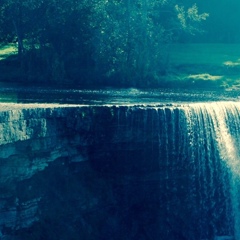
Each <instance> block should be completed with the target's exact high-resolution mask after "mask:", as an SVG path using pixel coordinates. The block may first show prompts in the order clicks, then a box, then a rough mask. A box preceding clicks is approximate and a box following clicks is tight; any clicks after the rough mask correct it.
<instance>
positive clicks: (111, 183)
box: [0, 102, 240, 240]
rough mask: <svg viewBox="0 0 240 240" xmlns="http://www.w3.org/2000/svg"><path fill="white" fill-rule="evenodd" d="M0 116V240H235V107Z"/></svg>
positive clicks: (239, 235)
mask: <svg viewBox="0 0 240 240" xmlns="http://www.w3.org/2000/svg"><path fill="white" fill-rule="evenodd" d="M0 109H1V110H0V129H1V131H0V239H8V240H25V239H28V240H31V239H34V240H40V239H46V240H47V239H49V240H50V239H51V240H55V239H56V240H59V239H61V240H65V239H68V240H69V239H73V240H75V239H83V240H105V239H113V240H123V239H124V240H145V239H146V240H151V239H152V240H156V239H163V240H213V239H219V240H220V239H221V240H223V239H225V240H226V239H232V240H233V239H235V240H238V239H240V103H238V102H209V103H192V104H176V105H172V104H165V105H164V104H163V105H132V106H127V105H126V106H124V105H122V106H114V105H109V106H81V105H54V104H49V105H47V104H43V105H40V104H18V105H14V104H12V105H11V104H6V105H4V106H1V107H0Z"/></svg>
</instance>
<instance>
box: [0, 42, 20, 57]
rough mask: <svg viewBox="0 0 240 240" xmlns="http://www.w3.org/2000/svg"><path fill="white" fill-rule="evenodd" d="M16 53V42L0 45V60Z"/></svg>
mask: <svg viewBox="0 0 240 240" xmlns="http://www.w3.org/2000/svg"><path fill="white" fill-rule="evenodd" d="M16 54H17V46H16V44H7V45H0V60H4V59H6V58H8V57H10V56H12V55H16Z"/></svg>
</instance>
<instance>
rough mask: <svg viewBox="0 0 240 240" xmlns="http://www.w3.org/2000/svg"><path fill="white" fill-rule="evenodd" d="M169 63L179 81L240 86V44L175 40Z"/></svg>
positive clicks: (229, 86)
mask: <svg viewBox="0 0 240 240" xmlns="http://www.w3.org/2000/svg"><path fill="white" fill-rule="evenodd" d="M170 66H171V70H170V75H171V74H173V75H174V76H175V78H176V79H177V80H178V81H181V80H184V81H189V83H190V84H191V83H194V84H195V83H196V82H198V83H199V82H202V83H203V84H204V86H208V85H209V86H214V87H215V86H219V87H222V88H225V89H228V90H240V44H174V45H173V46H172V47H171V50H170Z"/></svg>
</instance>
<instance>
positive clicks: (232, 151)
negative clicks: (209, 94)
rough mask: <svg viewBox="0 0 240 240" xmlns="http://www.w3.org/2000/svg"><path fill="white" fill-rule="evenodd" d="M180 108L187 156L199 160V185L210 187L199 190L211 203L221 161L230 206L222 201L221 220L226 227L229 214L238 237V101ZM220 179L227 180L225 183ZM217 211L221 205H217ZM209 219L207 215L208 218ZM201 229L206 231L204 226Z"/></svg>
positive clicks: (239, 176) (239, 111)
mask: <svg viewBox="0 0 240 240" xmlns="http://www.w3.org/2000/svg"><path fill="white" fill-rule="evenodd" d="M184 112H185V116H186V120H187V125H188V135H189V140H190V145H191V146H192V148H191V149H190V152H191V155H190V156H191V158H192V161H194V162H195V163H194V164H195V165H198V164H199V170H198V171H200V172H199V173H198V174H199V175H198V176H200V174H203V176H202V177H203V181H202V182H201V183H200V184H202V185H203V186H202V187H203V188H206V186H204V185H208V188H209V189H210V192H209V191H206V192H204V191H203V194H205V196H207V194H208V197H209V196H210V199H211V201H212V202H211V203H210V204H212V205H214V204H215V194H216V193H215V191H217V189H216V187H215V184H216V183H214V174H216V171H219V170H220V169H219V167H217V165H218V166H219V164H221V165H224V168H223V169H222V170H221V171H222V177H221V178H222V179H221V180H222V181H223V183H222V184H223V194H224V195H225V200H226V199H227V198H228V196H227V195H228V193H226V192H229V194H230V204H231V206H228V204H227V203H226V205H227V206H226V217H225V219H222V220H221V221H222V222H224V221H225V222H226V224H227V225H229V226H228V231H229V230H230V229H229V228H231V227H230V223H231V217H232V221H233V234H234V239H236V240H237V239H240V213H239V212H240V145H239V144H240V141H239V140H240V103H234V102H214V103H205V104H204V103H196V104H190V105H189V106H187V107H186V108H184ZM216 155H219V160H220V161H222V163H217V162H215V159H216V158H218V157H217V156H216ZM207 168H208V169H207ZM224 181H228V183H225V182H224ZM226 184H227V185H226ZM227 186H229V188H230V190H229V189H228V188H227ZM224 191H225V192H224ZM201 197H202V196H201ZM203 201H204V199H203ZM203 207H204V206H203ZM213 207H214V206H213ZM230 209H231V211H232V212H230ZM217 211H218V210H217V209H216V213H215V214H216V216H217V215H218V212H217ZM220 211H221V209H219V212H220ZM230 215H231V216H230ZM216 216H215V217H216ZM210 223H211V219H209V224H210ZM213 225H214V224H213ZM214 228H215V227H214ZM201 231H202V232H203V231H206V229H202V230H201ZM213 231H214V233H213V235H215V236H216V235H218V234H219V233H218V232H217V231H218V230H217V229H216V228H215V229H213ZM230 232H231V231H230ZM220 234H222V233H220Z"/></svg>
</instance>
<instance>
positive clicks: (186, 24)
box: [0, 0, 240, 86]
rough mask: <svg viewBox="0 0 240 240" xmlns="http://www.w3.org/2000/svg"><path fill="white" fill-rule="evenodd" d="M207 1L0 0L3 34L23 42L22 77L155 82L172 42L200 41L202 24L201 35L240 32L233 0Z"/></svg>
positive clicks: (0, 37)
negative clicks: (236, 27)
mask: <svg viewBox="0 0 240 240" xmlns="http://www.w3.org/2000/svg"><path fill="white" fill-rule="evenodd" d="M204 1H205V2H206V3H204ZM204 1H200V0H198V2H199V3H197V4H195V3H194V2H192V3H190V2H189V1H187V0H184V1H182V2H181V3H180V2H179V1H174V0H170V1H167V0H151V1H150V0H126V1H120V0H111V1H110V0H80V1H79V0H1V5H0V42H1V43H3V44H4V43H11V42H16V44H17V45H18V57H17V60H16V61H17V63H18V65H19V68H20V69H21V73H22V75H20V78H21V80H24V81H29V82H40V83H53V84H77V85H99V84H109V85H116V86H117V85H118V86H150V85H157V84H158V83H159V82H160V81H161V79H162V77H163V76H164V75H166V74H167V70H168V49H169V46H170V44H171V43H173V42H177V41H183V42H185V41H186V42H187V41H189V39H191V40H192V41H195V40H194V35H195V36H196V35H197V36H198V39H199V36H200V35H199V34H200V33H201V32H202V30H205V32H206V33H207V34H208V35H206V33H205V34H202V38H203V40H204V41H205V40H208V38H209V40H211V41H215V40H217V39H220V38H221V41H233V40H234V38H235V37H236V39H237V34H235V35H232V34H231V33H232V32H234V27H233V29H230V27H229V25H230V22H231V19H228V17H232V18H235V17H237V15H234V14H230V13H229V15H227V14H228V13H227V12H225V10H226V11H227V9H236V10H237V9H238V8H235V7H234V6H232V8H230V6H227V7H226V6H225V5H229V4H230V2H233V3H235V2H236V1H234V0H228V1H226V0H225V1H223V0H222V1H220V2H219V1H218V2H217V1H216V0H212V1H211V3H208V2H209V1H207V0H204ZM221 2H222V3H221ZM237 5H240V4H237ZM238 7H239V6H238ZM223 9H224V11H223ZM221 11H223V12H222V15H221V14H220V12H221ZM208 12H209V13H210V17H208ZM205 20H207V21H205ZM215 23H216V24H217V26H218V27H216V24H215ZM220 23H221V26H219V25H218V24H220ZM231 26H232V25H231ZM220 29H221V34H218V32H217V31H218V30H219V31H220ZM190 36H193V37H190ZM206 36H207V37H206ZM204 38H206V39H204ZM234 41H235V40H234Z"/></svg>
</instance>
